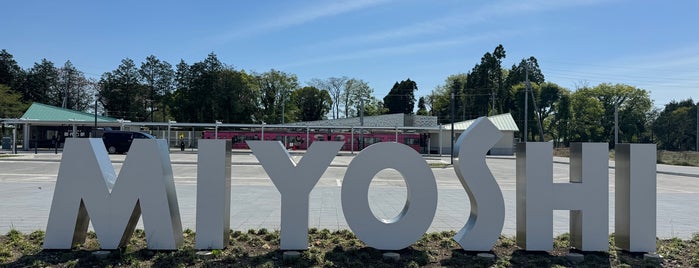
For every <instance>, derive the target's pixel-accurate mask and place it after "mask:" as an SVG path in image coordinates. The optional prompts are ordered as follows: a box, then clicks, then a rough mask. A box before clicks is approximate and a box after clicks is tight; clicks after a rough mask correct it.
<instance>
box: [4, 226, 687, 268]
mask: <svg viewBox="0 0 699 268" xmlns="http://www.w3.org/2000/svg"><path fill="white" fill-rule="evenodd" d="M454 234H455V233H454V232H441V233H429V234H425V235H424V236H423V237H422V239H420V240H419V241H418V242H416V243H415V244H413V245H412V246H410V247H408V248H406V249H403V250H400V251H398V252H397V253H400V256H401V259H400V260H399V261H397V262H392V261H390V260H384V259H383V258H382V254H383V252H382V251H379V250H376V249H372V248H368V247H366V246H365V245H364V244H363V243H362V242H361V241H360V240H359V239H357V237H356V236H355V235H354V234H353V233H352V232H350V231H347V230H342V231H334V232H332V231H328V230H325V229H324V230H318V229H315V228H312V229H310V230H309V239H308V241H309V249H308V250H306V251H303V252H301V257H300V258H299V259H297V260H295V261H284V260H283V258H282V253H283V252H282V251H280V250H279V231H268V230H266V229H260V230H249V231H247V232H240V231H231V232H229V235H230V240H231V242H230V244H229V246H228V247H227V248H226V249H224V250H213V251H212V252H211V253H212V254H211V255H210V256H209V257H208V258H200V257H198V256H197V254H196V253H197V251H196V250H194V249H193V248H192V247H193V245H194V235H195V234H194V232H192V231H190V230H186V231H185V232H184V236H185V243H184V246H183V247H182V248H181V249H179V250H176V251H153V250H148V249H146V241H145V237H146V234H145V233H144V232H143V231H142V230H137V231H136V233H135V235H134V237H132V238H131V240H130V242H129V244H128V246H126V247H125V248H123V249H120V250H115V251H112V252H111V253H110V254H109V255H108V256H107V257H105V258H101V259H100V258H97V257H95V256H93V254H92V253H93V252H94V251H97V250H98V249H99V244H98V242H97V240H96V239H95V234H94V233H90V234H89V235H88V239H87V240H86V242H85V243H84V244H81V245H75V247H74V248H73V249H72V250H42V249H41V243H42V241H43V237H44V233H43V232H41V231H37V232H33V233H31V234H22V233H20V232H17V231H10V232H9V233H7V234H6V235H3V236H0V266H2V267H105V266H110V267H150V266H155V267H221V266H232V267H280V266H289V267H309V266H316V267H423V266H426V267H441V266H448V267H464V266H469V267H568V266H576V267H659V266H663V267H692V266H694V267H696V266H699V246H698V245H699V235H695V236H694V238H693V239H692V240H687V241H683V240H680V239H664V240H658V254H660V255H661V256H663V261H662V263H653V262H650V261H644V260H643V254H639V253H628V252H624V251H621V250H616V248H615V246H614V238H613V236H612V237H610V242H609V243H610V246H609V248H610V249H609V251H608V252H580V251H577V250H575V249H571V248H570V246H569V238H570V237H569V236H568V235H561V236H559V237H557V238H556V239H555V241H554V243H553V245H554V250H553V251H550V252H526V251H522V250H520V249H519V248H518V247H517V246H516V245H515V241H514V239H513V238H508V237H501V238H500V240H499V241H498V242H497V243H496V245H495V247H494V248H493V250H492V251H491V252H489V253H491V254H494V255H495V259H494V260H485V259H481V258H478V257H477V256H476V254H477V253H479V252H467V251H463V250H462V249H461V248H459V246H458V244H457V243H456V242H454V241H453V240H452V239H451V237H452V236H454ZM570 252H573V253H581V254H583V255H584V256H585V260H584V262H582V263H573V262H571V261H569V260H568V259H567V258H566V257H565V255H566V254H567V253H570Z"/></svg>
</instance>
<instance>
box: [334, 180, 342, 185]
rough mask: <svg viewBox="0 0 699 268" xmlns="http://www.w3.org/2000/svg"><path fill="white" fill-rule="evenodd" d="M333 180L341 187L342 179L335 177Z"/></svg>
mask: <svg viewBox="0 0 699 268" xmlns="http://www.w3.org/2000/svg"><path fill="white" fill-rule="evenodd" d="M335 182H336V183H337V187H342V180H340V179H335Z"/></svg>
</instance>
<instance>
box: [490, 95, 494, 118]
mask: <svg viewBox="0 0 699 268" xmlns="http://www.w3.org/2000/svg"><path fill="white" fill-rule="evenodd" d="M490 107H491V108H490V115H495V91H493V92H492V94H491V95H490Z"/></svg>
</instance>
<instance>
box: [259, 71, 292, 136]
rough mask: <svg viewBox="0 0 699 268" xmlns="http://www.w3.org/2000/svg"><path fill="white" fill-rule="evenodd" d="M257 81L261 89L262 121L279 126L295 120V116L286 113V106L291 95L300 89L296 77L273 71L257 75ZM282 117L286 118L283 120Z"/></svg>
mask: <svg viewBox="0 0 699 268" xmlns="http://www.w3.org/2000/svg"><path fill="white" fill-rule="evenodd" d="M256 80H257V83H258V85H259V89H260V103H261V105H262V115H261V119H262V121H264V122H266V123H270V124H279V123H285V122H290V121H289V120H290V119H292V120H293V118H294V117H293V114H292V113H291V112H290V113H287V112H286V105H287V102H288V101H289V98H290V96H291V93H293V92H294V91H295V90H296V89H297V88H298V87H299V83H298V78H297V77H296V75H294V74H287V73H285V72H282V71H277V70H274V69H272V70H270V71H268V72H265V73H263V74H259V75H257V79H256ZM290 108H292V106H290ZM282 116H283V117H284V119H283V120H282Z"/></svg>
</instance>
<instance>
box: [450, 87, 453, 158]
mask: <svg viewBox="0 0 699 268" xmlns="http://www.w3.org/2000/svg"><path fill="white" fill-rule="evenodd" d="M450 152H451V164H452V165H453V164H454V91H453V90H452V92H451V150H450Z"/></svg>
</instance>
